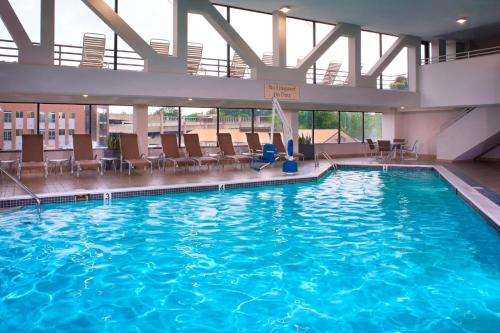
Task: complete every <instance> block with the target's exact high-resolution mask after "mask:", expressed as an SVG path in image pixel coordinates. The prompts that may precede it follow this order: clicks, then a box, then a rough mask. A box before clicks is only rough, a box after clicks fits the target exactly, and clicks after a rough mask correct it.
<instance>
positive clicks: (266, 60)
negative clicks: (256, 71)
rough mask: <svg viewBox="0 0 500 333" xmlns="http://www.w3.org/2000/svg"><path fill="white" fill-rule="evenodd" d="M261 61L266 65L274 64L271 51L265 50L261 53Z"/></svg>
mask: <svg viewBox="0 0 500 333" xmlns="http://www.w3.org/2000/svg"><path fill="white" fill-rule="evenodd" d="M262 62H263V63H264V65H266V66H272V65H273V64H274V57H273V54H272V53H271V52H265V53H264V54H263V55H262Z"/></svg>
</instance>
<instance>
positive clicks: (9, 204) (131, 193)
mask: <svg viewBox="0 0 500 333" xmlns="http://www.w3.org/2000/svg"><path fill="white" fill-rule="evenodd" d="M330 169H331V168H326V169H325V170H324V171H322V172H321V173H320V174H319V175H318V176H309V177H298V178H280V179H276V180H262V181H244V182H231V183H223V182H221V185H224V188H223V189H228V190H232V189H240V188H252V187H262V186H273V185H287V184H298V183H309V182H315V181H318V180H320V179H321V178H323V177H324V176H325V175H326V174H327V173H328V172H329V171H330ZM219 190H221V189H220V188H219V185H187V186H179V187H165V188H154V189H148V188H140V189H123V190H120V189H114V190H109V192H102V193H95V192H94V193H78V194H73V195H61V196H48V197H42V198H41V199H40V200H41V204H42V205H44V204H55V203H58V204H60V203H73V202H86V201H92V200H104V195H105V194H106V193H111V197H112V199H115V198H116V199H120V198H131V197H139V196H155V195H163V194H176V193H187V192H208V191H219ZM31 205H36V201H35V200H34V199H29V198H27V199H24V198H23V199H14V200H9V199H7V200H0V209H2V208H14V207H22V206H31Z"/></svg>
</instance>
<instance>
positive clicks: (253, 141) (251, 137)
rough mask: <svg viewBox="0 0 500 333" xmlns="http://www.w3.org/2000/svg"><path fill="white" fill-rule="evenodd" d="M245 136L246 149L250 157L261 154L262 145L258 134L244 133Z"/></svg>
mask: <svg viewBox="0 0 500 333" xmlns="http://www.w3.org/2000/svg"><path fill="white" fill-rule="evenodd" d="M245 134H246V136H247V143H248V149H249V150H250V154H251V155H252V156H260V155H261V154H262V144H261V143H260V138H259V134H258V133H245Z"/></svg>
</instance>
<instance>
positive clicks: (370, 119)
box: [364, 112, 382, 142]
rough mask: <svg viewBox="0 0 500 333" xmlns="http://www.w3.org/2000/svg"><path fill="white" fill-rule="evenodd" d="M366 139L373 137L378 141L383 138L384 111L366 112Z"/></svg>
mask: <svg viewBox="0 0 500 333" xmlns="http://www.w3.org/2000/svg"><path fill="white" fill-rule="evenodd" d="M364 128H365V135H364V137H365V140H366V139H372V140H373V141H374V142H376V141H377V140H379V139H382V113H380V112H365V116H364Z"/></svg>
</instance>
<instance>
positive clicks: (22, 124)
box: [0, 103, 37, 150]
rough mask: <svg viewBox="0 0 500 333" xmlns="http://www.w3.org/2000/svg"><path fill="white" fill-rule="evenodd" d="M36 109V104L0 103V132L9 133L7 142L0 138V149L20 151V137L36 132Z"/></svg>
mask: <svg viewBox="0 0 500 333" xmlns="http://www.w3.org/2000/svg"><path fill="white" fill-rule="evenodd" d="M36 109H37V105H36V104H28V103H0V122H1V123H0V131H1V130H3V131H10V134H9V138H10V139H9V140H7V141H5V140H4V141H3V142H2V138H1V137H0V149H2V150H10V149H16V150H17V149H21V147H22V135H23V134H28V133H34V132H35V131H36V120H35V114H36ZM2 115H3V117H2ZM31 115H32V116H33V117H30V116H31Z"/></svg>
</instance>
